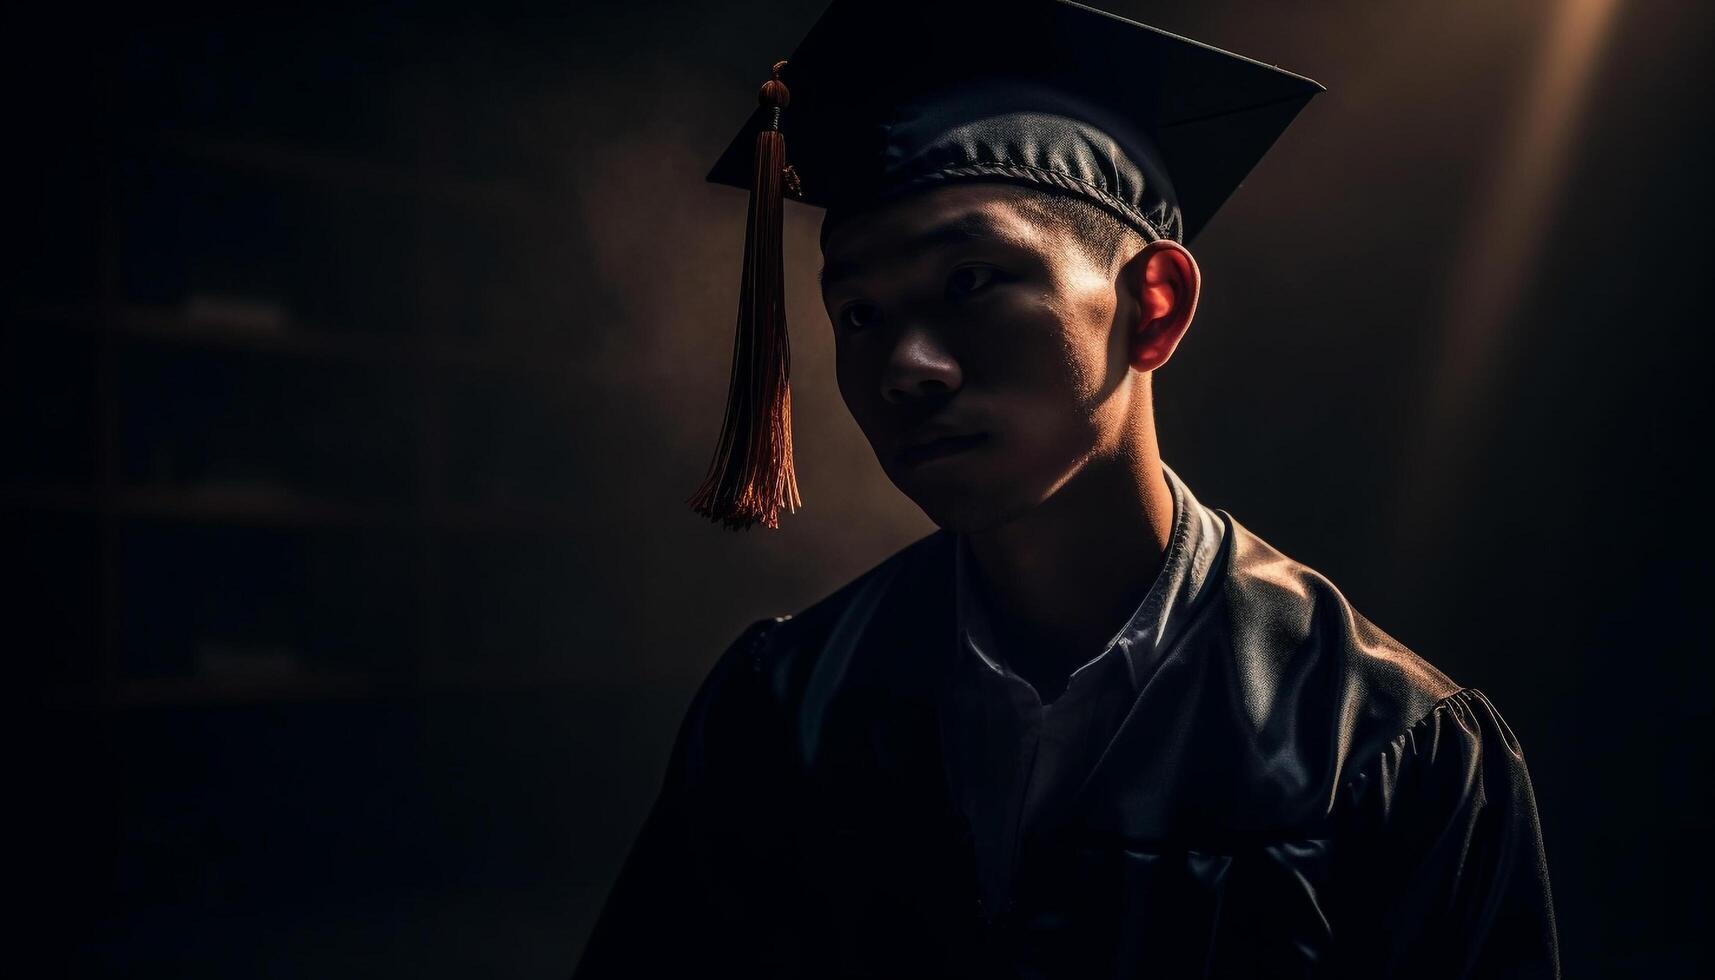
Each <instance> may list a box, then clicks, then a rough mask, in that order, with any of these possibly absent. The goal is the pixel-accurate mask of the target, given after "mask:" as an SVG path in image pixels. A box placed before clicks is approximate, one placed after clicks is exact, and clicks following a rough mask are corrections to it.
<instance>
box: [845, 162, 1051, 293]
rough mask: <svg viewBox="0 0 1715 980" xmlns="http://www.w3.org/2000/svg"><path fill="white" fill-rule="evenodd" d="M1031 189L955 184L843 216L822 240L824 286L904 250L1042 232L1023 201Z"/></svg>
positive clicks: (1032, 237) (1023, 238) (1029, 237)
mask: <svg viewBox="0 0 1715 980" xmlns="http://www.w3.org/2000/svg"><path fill="white" fill-rule="evenodd" d="M1029 193H1030V191H1029V190H1027V189H1024V188H1019V187H1014V186H1011V185H1007V184H1001V183H991V184H954V185H949V186H946V187H939V188H935V189H933V190H929V191H925V192H922V193H919V194H913V195H911V196H910V197H907V198H904V199H902V200H898V201H894V202H891V203H889V204H886V205H883V206H881V207H878V208H875V209H873V210H870V211H866V212H864V213H861V214H855V215H850V216H847V217H845V218H844V219H843V220H842V221H841V222H840V224H839V225H838V227H836V228H835V229H834V230H833V231H832V232H830V233H829V234H828V236H827V240H826V242H824V243H823V246H822V258H823V263H824V264H823V267H822V273H821V280H822V284H823V286H828V285H830V284H833V283H837V282H838V281H839V280H840V279H842V278H846V277H848V276H850V275H853V274H857V273H860V272H863V271H867V270H868V269H870V268H872V267H874V266H876V265H880V264H883V263H886V262H889V261H896V260H898V259H899V258H900V257H901V256H909V255H911V254H914V253H918V252H921V251H924V250H925V249H929V248H934V247H937V246H944V245H951V244H957V243H959V242H968V241H978V240H991V241H1003V242H1011V243H1015V244H1027V243H1031V242H1036V241H1038V240H1039V239H1040V238H1041V236H1042V235H1043V234H1044V226H1043V224H1042V223H1041V222H1039V221H1035V220H1033V219H1032V218H1031V216H1030V215H1031V212H1030V211H1029V210H1028V209H1027V208H1025V207H1024V203H1025V201H1024V198H1025V196H1026V195H1028V194H1029Z"/></svg>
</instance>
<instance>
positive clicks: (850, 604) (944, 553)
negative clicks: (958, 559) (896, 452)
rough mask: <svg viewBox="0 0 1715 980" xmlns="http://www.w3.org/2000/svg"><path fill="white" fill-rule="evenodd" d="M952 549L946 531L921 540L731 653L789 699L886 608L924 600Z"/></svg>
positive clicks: (756, 632)
mask: <svg viewBox="0 0 1715 980" xmlns="http://www.w3.org/2000/svg"><path fill="white" fill-rule="evenodd" d="M951 549H952V536H951V535H949V534H948V533H947V532H945V531H936V532H934V533H931V534H929V535H926V536H924V537H922V538H919V539H918V540H916V541H914V542H912V543H910V544H908V545H906V546H905V547H903V548H901V549H899V550H898V551H896V552H894V553H893V554H891V555H889V556H888V557H887V558H885V559H883V560H882V561H881V562H879V563H877V564H876V565H874V566H873V567H871V568H869V569H868V570H866V571H864V572H863V573H862V574H860V575H858V576H857V577H855V578H853V579H852V580H851V581H849V582H847V583H846V584H844V585H842V586H840V587H839V588H838V589H835V590H834V591H833V592H831V593H829V594H828V595H827V596H824V597H823V598H821V599H819V600H817V601H816V602H813V603H811V604H810V605H809V606H807V607H805V608H804V609H802V610H799V611H798V612H796V613H792V614H789V615H783V616H776V617H772V618H769V619H764V620H759V621H757V622H756V623H753V624H752V625H751V626H750V628H749V629H747V630H746V631H745V632H744V634H743V635H742V636H741V637H740V638H739V640H738V641H737V642H736V643H735V644H734V645H733V646H734V650H732V651H729V653H730V654H736V655H739V656H743V657H744V658H745V659H746V660H747V661H748V662H749V667H750V669H751V670H753V671H755V672H756V673H758V674H760V675H762V676H763V677H765V678H766V679H767V682H768V687H769V688H770V690H771V691H772V692H773V693H774V694H775V696H776V697H777V698H782V699H788V698H791V697H792V696H793V695H794V693H795V692H799V691H801V690H802V689H803V687H804V685H805V684H806V683H807V681H808V678H809V676H810V675H811V674H812V673H813V672H814V671H815V670H816V669H817V666H818V663H819V662H820V661H821V660H822V658H823V656H824V654H825V653H826V652H827V651H829V650H830V649H834V650H836V652H837V649H838V648H840V647H842V646H847V645H853V644H855V643H856V641H857V640H858V639H859V638H860V637H861V635H862V634H863V633H864V631H865V629H866V627H868V626H869V625H870V623H871V622H872V621H873V620H874V618H875V617H876V616H877V614H878V612H880V611H881V610H882V607H883V605H884V603H886V602H888V601H889V600H890V599H891V600H892V601H893V602H895V603H897V601H898V598H899V596H900V594H906V595H910V596H920V597H926V596H925V595H924V594H925V593H926V592H927V591H929V590H928V589H927V588H926V586H927V585H928V584H929V583H930V581H932V580H933V579H934V576H936V575H937V574H938V573H939V572H940V571H945V570H946V568H950V566H947V565H946V562H947V561H950V557H951V553H952V552H951ZM944 566H945V567H944ZM894 612H895V613H897V610H894Z"/></svg>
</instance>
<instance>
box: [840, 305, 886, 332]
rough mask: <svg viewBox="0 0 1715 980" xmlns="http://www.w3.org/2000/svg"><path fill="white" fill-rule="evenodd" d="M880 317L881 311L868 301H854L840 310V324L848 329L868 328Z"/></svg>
mask: <svg viewBox="0 0 1715 980" xmlns="http://www.w3.org/2000/svg"><path fill="white" fill-rule="evenodd" d="M879 319H881V314H880V311H878V310H877V309H876V308H875V307H873V306H871V305H869V304H868V303H853V304H852V305H850V306H848V307H846V308H845V309H843V310H841V311H840V326H842V327H844V328H846V329H847V330H867V329H869V328H870V327H873V326H875V322H876V321H877V320H879Z"/></svg>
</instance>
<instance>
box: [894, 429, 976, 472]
mask: <svg viewBox="0 0 1715 980" xmlns="http://www.w3.org/2000/svg"><path fill="white" fill-rule="evenodd" d="M988 439H989V436H988V433H986V432H976V433H972V434H970V435H960V436H940V437H938V438H935V439H930V440H928V441H926V442H919V443H916V444H915V445H910V446H906V447H904V448H903V449H901V450H899V452H898V453H897V454H895V456H894V459H895V461H896V462H898V464H899V465H900V466H903V467H907V468H909V467H913V466H920V465H922V464H924V463H927V462H929V461H931V460H936V459H944V458H946V457H948V456H956V455H958V454H959V453H962V452H966V451H967V450H971V449H975V448H976V447H978V446H980V445H982V444H983V443H985V442H988Z"/></svg>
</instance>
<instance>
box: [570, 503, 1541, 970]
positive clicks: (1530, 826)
mask: <svg viewBox="0 0 1715 980" xmlns="http://www.w3.org/2000/svg"><path fill="white" fill-rule="evenodd" d="M1221 516H1222V518H1223V520H1225V521H1226V522H1227V527H1228V533H1227V534H1226V536H1225V540H1224V541H1223V542H1222V545H1221V550H1220V554H1219V556H1218V558H1217V560H1216V563H1215V565H1214V567H1212V568H1211V569H1210V571H1209V576H1210V578H1209V584H1210V586H1211V587H1208V588H1205V589H1203V591H1202V594H1201V595H1200V597H1199V600H1198V602H1197V603H1196V604H1195V605H1194V606H1193V607H1192V608H1190V609H1189V610H1187V611H1186V615H1187V616H1188V617H1189V621H1188V622H1187V623H1186V624H1185V626H1184V628H1183V629H1182V630H1181V632H1180V633H1179V636H1178V638H1177V639H1176V640H1175V641H1174V643H1173V645H1172V647H1171V648H1170V649H1168V650H1167V651H1166V652H1165V654H1164V655H1163V657H1162V661H1161V664H1160V666H1159V668H1158V669H1157V670H1155V672H1154V673H1153V674H1152V675H1151V676H1150V678H1149V680H1148V683H1147V685H1146V686H1145V687H1144V688H1143V689H1142V690H1141V692H1139V693H1138V695H1137V697H1136V701H1135V702H1134V704H1133V706H1132V708H1131V710H1130V711H1129V713H1128V714H1127V715H1126V717H1125V720H1124V721H1123V722H1122V723H1121V725H1120V727H1119V729H1118V731H1117V733H1116V734H1115V735H1114V737H1113V740H1112V742H1111V744H1109V746H1108V747H1107V749H1106V751H1105V752H1104V753H1103V754H1102V755H1101V757H1100V760H1099V761H1098V762H1097V763H1096V765H1095V768H1094V769H1093V771H1092V772H1091V773H1090V774H1089V776H1088V777H1087V778H1086V779H1085V780H1083V782H1082V784H1081V786H1080V787H1079V789H1078V790H1077V792H1076V794H1075V795H1074V796H1073V797H1072V799H1071V800H1070V801H1069V802H1068V803H1067V804H1066V805H1065V806H1062V807H1059V808H1057V809H1056V814H1057V816H1056V818H1055V819H1054V820H1053V821H1051V822H1048V823H1046V824H1044V825H1042V826H1037V827H1033V828H1031V830H1030V831H1029V833H1028V834H1027V835H1026V836H1025V838H1024V839H1023V840H1022V841H1021V843H1020V845H1019V857H1018V868H1017V871H1016V883H1015V887H1014V889H1013V893H1012V898H1011V900H1010V902H1009V903H1008V904H1007V905H1006V906H1005V907H1004V908H1000V909H993V908H987V907H985V906H984V905H983V904H982V903H981V902H980V901H979V900H978V899H979V889H978V885H977V879H976V875H975V869H974V866H973V865H974V862H973V856H972V855H973V852H972V846H971V834H970V828H969V825H968V822H967V820H966V818H965V817H964V816H963V815H962V812H961V810H960V808H959V807H957V806H955V805H954V803H953V800H952V796H951V794H950V793H949V789H948V779H947V770H946V765H945V756H944V750H943V743H942V739H943V737H944V736H943V735H942V733H941V730H940V726H939V716H940V712H941V711H942V710H943V709H942V707H941V706H942V705H943V704H944V699H943V694H944V687H943V685H944V684H945V682H946V680H947V678H948V676H949V666H950V663H951V660H952V656H953V650H954V646H955V645H954V643H953V641H952V635H953V614H952V606H953V602H952V596H951V590H952V588H953V575H952V567H953V566H952V562H953V560H954V546H955V543H956V542H955V540H954V539H953V538H952V536H951V535H949V534H947V533H945V532H939V533H936V534H933V535H931V536H929V537H927V538H925V539H923V540H922V541H919V542H917V543H916V544H914V545H912V546H910V547H908V548H906V549H904V550H903V551H901V552H900V553H898V554H896V555H895V556H893V557H892V558H890V559H889V560H888V561H886V562H884V563H882V564H881V565H880V566H878V567H877V568H875V569H873V570H871V571H870V572H868V573H866V574H865V575H863V576H861V577H859V578H858V579H856V580H855V581H853V582H852V583H851V584H849V585H848V586H846V587H845V588H843V589H841V590H840V591H839V592H837V593H835V594H834V595H832V596H830V597H829V598H827V599H825V600H823V601H822V602H821V603H818V604H817V605H815V606H813V607H811V608H810V609H808V610H806V611H805V612H803V613H801V614H799V615H797V616H795V617H790V618H785V619H780V620H767V621H763V622H760V623H757V624H755V625H753V626H752V627H751V628H750V629H748V630H747V631H746V632H745V633H744V634H743V635H742V636H741V637H739V639H738V640H737V641H736V642H735V643H734V644H733V645H732V646H731V647H730V648H729V649H728V650H727V651H726V653H725V654H724V655H723V656H722V657H721V659H720V660H719V662H718V663H717V664H716V665H715V667H714V669H713V670H712V671H711V672H710V674H709V676H708V678H707V680H706V681H705V682H704V684H703V685H702V687H701V689H700V690H699V691H698V693H697V695H696V697H695V699H694V701H693V702H692V704H691V707H690V709H689V711H688V712H687V714H686V717H685V721H684V724H683V726H682V728H681V730H680V732H679V735H678V739H677V742H676V744H675V747H674V750H673V754H672V757H671V761H670V763H669V767H668V772H667V775H666V778H665V781H664V784H663V786H662V789H661V793H660V796H659V798H658V799H657V801H656V803H655V805H654V807H653V809H652V810H651V812H650V814H649V817H648V819H647V821H646V822H645V825H644V827H643V829H642V831H641V833H640V835H639V837H638V839H637V841H636V843H635V844H634V845H633V847H632V850H631V852H630V854H629V856H628V858H627V860H626V862H625V865H624V868H623V870H622V872H621V874H620V877H619V880H618V881H617V883H616V884H615V885H614V888H613V890H612V892H611V894H610V895H609V898H608V901H607V904H606V906H605V908H604V909H603V912H602V915H601V917H600V919H599V920H598V922H597V924H596V926H595V928H594V931H593V933H592V935H591V937H590V940H589V943H588V945H587V947H586V949H585V953H584V956H583V959H582V961H581V962H580V964H579V966H578V970H577V973H576V976H577V977H578V978H579V980H601V978H606V977H621V976H657V975H661V976H676V975H677V976H691V975H694V976H703V977H708V976H742V977H900V976H944V977H965V976H969V977H979V976H980V977H990V978H992V977H1077V978H1099V977H1205V976H1207V977H1365V978H1380V977H1425V978H1428V977H1436V978H1451V977H1493V976H1506V977H1553V976H1557V975H1558V954H1557V949H1556V935H1555V930H1554V920H1553V911H1552V903H1551V899H1550V894H1549V884H1548V872H1547V864H1546V860H1545V856H1544V851H1543V846H1542V834H1541V828H1540V824H1539V822H1538V818H1537V813H1536V806H1535V801H1534V798H1533V795H1532V791H1531V786H1530V779H1529V775H1528V773H1527V770H1526V767H1525V760H1524V755H1523V753H1522V751H1521V749H1520V747H1519V743H1518V740H1517V739H1516V738H1515V737H1514V735H1513V733H1512V732H1511V731H1510V730H1509V729H1508V727H1507V724H1506V722H1505V721H1503V720H1502V718H1501V716H1500V715H1499V714H1498V713H1497V712H1496V710H1495V708H1494V706H1493V705H1492V704H1491V703H1490V702H1489V700H1488V699H1487V698H1486V697H1484V696H1483V695H1482V694H1481V693H1479V692H1478V691H1476V690H1474V689H1471V688H1463V687H1460V686H1459V685H1458V684H1456V683H1454V682H1453V681H1451V680H1449V679H1448V678H1447V677H1446V676H1445V675H1444V674H1442V673H1441V672H1440V671H1438V670H1436V669H1435V668H1434V667H1432V666H1430V665H1429V664H1428V663H1426V662H1425V661H1424V660H1422V659H1421V658H1419V657H1417V656H1416V655H1414V654H1413V653H1411V652H1410V651H1409V650H1407V649H1406V648H1405V647H1403V646H1402V645H1400V644H1399V643H1398V642H1397V641H1395V640H1393V639H1392V638H1391V637H1389V636H1387V635H1386V634H1385V633H1383V632H1381V631H1380V630H1379V629H1377V628H1376V627H1375V626H1373V625H1371V624H1370V623H1369V622H1368V621H1367V620H1365V619H1364V618H1363V617H1362V616H1360V615H1359V614H1358V613H1357V612H1356V611H1355V610H1353V608H1352V607H1351V605H1350V604H1349V603H1348V602H1347V601H1346V600H1345V598H1344V597H1343V596H1342V595H1341V594H1340V593H1339V592H1338V591H1337V590H1336V589H1335V588H1334V587H1333V585H1332V584H1330V583H1329V582H1328V580H1327V579H1325V578H1323V577H1322V576H1321V575H1319V574H1317V573H1316V572H1314V571H1313V570H1311V569H1309V568H1306V567H1305V566H1303V565H1301V564H1298V563H1297V562H1294V561H1292V560H1291V559H1289V558H1287V557H1285V556H1284V555H1282V554H1280V553H1279V552H1278V551H1276V550H1274V549H1273V548H1271V547H1270V546H1269V545H1267V544H1266V543H1264V542H1263V541H1261V540H1260V539H1258V538H1257V537H1256V536H1255V535H1253V534H1251V533H1250V532H1249V531H1248V530H1246V529H1245V528H1244V527H1243V526H1242V525H1240V524H1238V522H1237V521H1234V520H1233V519H1232V518H1231V516H1230V515H1227V514H1225V513H1224V512H1222V513H1221Z"/></svg>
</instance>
